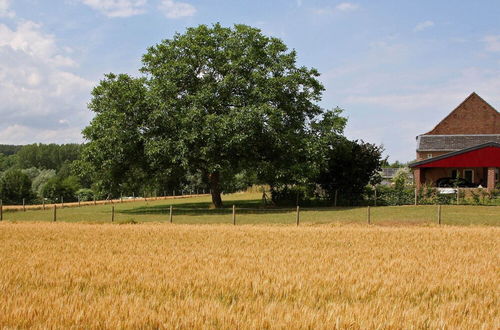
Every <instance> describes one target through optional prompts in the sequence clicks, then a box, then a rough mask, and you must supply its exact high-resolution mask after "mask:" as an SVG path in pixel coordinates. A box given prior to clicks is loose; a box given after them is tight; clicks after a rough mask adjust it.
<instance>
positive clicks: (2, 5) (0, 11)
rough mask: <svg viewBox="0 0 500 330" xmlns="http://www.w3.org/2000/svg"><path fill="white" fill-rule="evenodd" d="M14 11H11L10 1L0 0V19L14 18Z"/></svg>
mask: <svg viewBox="0 0 500 330" xmlns="http://www.w3.org/2000/svg"><path fill="white" fill-rule="evenodd" d="M14 16H15V13H14V11H12V10H10V0H0V17H10V18H12V17H14Z"/></svg>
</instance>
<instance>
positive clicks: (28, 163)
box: [16, 144, 82, 171]
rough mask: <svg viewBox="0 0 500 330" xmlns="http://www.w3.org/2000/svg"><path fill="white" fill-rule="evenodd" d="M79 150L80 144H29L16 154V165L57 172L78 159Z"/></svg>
mask: <svg viewBox="0 0 500 330" xmlns="http://www.w3.org/2000/svg"><path fill="white" fill-rule="evenodd" d="M81 149H82V145H80V144H62V145H58V144H30V145H26V146H22V147H21V149H20V150H19V151H18V152H17V154H16V157H17V165H18V166H19V167H20V168H31V167H36V168H39V169H53V170H56V171H59V169H60V168H61V167H62V166H63V165H64V164H65V163H67V162H72V161H74V160H76V159H78V157H79V155H80V152H81Z"/></svg>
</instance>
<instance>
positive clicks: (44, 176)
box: [31, 170, 56, 198]
mask: <svg viewBox="0 0 500 330" xmlns="http://www.w3.org/2000/svg"><path fill="white" fill-rule="evenodd" d="M55 176H56V171H55V170H41V171H39V174H38V175H37V176H36V177H35V178H34V179H33V183H32V185H31V188H32V191H33V193H34V194H35V195H36V196H37V197H39V198H42V197H43V193H42V190H43V187H44V185H45V184H47V182H48V181H49V180H50V179H52V178H53V177H55Z"/></svg>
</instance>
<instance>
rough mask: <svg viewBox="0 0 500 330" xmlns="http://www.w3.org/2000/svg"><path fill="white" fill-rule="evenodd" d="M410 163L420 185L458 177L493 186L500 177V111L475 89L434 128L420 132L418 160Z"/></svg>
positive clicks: (480, 184)
mask: <svg viewBox="0 0 500 330" xmlns="http://www.w3.org/2000/svg"><path fill="white" fill-rule="evenodd" d="M410 167H411V168H412V169H413V176H414V179H415V184H416V186H417V187H420V186H422V185H423V184H426V185H431V186H434V185H436V184H438V185H439V183H440V182H450V180H453V179H457V178H459V179H461V182H467V186H468V187H484V188H488V190H492V189H494V188H495V186H496V185H497V184H498V181H499V168H500V113H499V112H498V111H497V110H495V109H494V108H493V107H492V106H491V105H489V104H488V103H487V102H486V101H485V100H483V99H482V98H481V97H480V96H479V95H477V94H476V93H472V94H471V95H470V96H469V97H467V98H466V99H465V101H463V102H462V103H461V104H460V105H459V106H458V107H457V108H456V109H455V110H453V111H452V112H451V113H450V114H449V115H448V116H447V117H446V118H444V119H443V120H442V121H441V122H440V123H439V124H437V126H436V127H434V129H432V130H431V131H430V132H428V133H425V134H422V135H419V136H417V161H416V162H414V163H412V164H411V165H410ZM452 182H453V181H452ZM455 182H458V181H455Z"/></svg>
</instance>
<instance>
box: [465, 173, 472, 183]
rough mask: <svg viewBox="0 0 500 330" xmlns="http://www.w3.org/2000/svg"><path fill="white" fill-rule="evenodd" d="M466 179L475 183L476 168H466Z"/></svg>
mask: <svg viewBox="0 0 500 330" xmlns="http://www.w3.org/2000/svg"><path fill="white" fill-rule="evenodd" d="M464 179H465V180H467V181H468V182H470V183H474V170H464Z"/></svg>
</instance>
